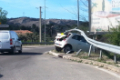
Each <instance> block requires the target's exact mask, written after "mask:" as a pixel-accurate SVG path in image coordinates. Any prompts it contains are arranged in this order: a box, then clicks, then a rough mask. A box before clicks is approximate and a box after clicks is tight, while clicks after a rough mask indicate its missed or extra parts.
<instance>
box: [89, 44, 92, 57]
mask: <svg viewBox="0 0 120 80" xmlns="http://www.w3.org/2000/svg"><path fill="white" fill-rule="evenodd" d="M91 48H92V45H90V48H89V53H88V56H89V57H90V54H91Z"/></svg>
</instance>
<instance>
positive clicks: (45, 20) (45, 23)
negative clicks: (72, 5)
mask: <svg viewBox="0 0 120 80" xmlns="http://www.w3.org/2000/svg"><path fill="white" fill-rule="evenodd" d="M44 8H45V9H44V18H45V19H44V21H45V23H44V40H45V44H46V0H44Z"/></svg>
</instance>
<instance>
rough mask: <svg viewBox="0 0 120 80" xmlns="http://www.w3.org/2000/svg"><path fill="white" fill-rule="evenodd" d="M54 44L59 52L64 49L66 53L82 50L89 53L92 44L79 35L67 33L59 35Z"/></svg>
mask: <svg viewBox="0 0 120 80" xmlns="http://www.w3.org/2000/svg"><path fill="white" fill-rule="evenodd" d="M54 43H55V49H56V50H57V51H61V50H62V49H63V51H64V52H65V53H66V52H68V51H78V50H80V49H82V50H83V51H89V47H90V44H89V43H88V42H87V41H86V40H85V39H84V37H83V36H81V35H80V34H77V33H67V34H64V35H61V36H60V34H59V33H58V34H57V36H56V38H55V40H54Z"/></svg>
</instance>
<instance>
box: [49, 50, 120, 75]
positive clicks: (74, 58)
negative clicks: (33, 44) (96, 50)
mask: <svg viewBox="0 0 120 80" xmlns="http://www.w3.org/2000/svg"><path fill="white" fill-rule="evenodd" d="M48 53H49V54H51V55H54V56H56V57H60V58H64V59H69V60H72V61H77V62H80V63H84V64H90V65H93V66H98V67H100V68H104V69H107V70H110V71H113V72H117V73H120V68H119V67H116V66H113V65H109V64H105V63H101V62H97V61H92V60H87V59H80V58H77V57H72V56H71V55H62V54H59V53H55V52H52V51H49V52H48Z"/></svg>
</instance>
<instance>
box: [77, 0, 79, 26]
mask: <svg viewBox="0 0 120 80" xmlns="http://www.w3.org/2000/svg"><path fill="white" fill-rule="evenodd" d="M77 9H78V21H77V28H78V27H79V0H77Z"/></svg>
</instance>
